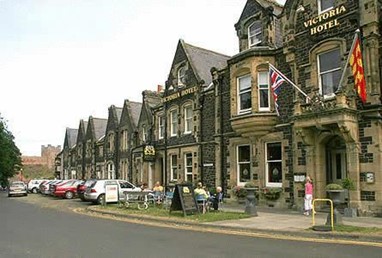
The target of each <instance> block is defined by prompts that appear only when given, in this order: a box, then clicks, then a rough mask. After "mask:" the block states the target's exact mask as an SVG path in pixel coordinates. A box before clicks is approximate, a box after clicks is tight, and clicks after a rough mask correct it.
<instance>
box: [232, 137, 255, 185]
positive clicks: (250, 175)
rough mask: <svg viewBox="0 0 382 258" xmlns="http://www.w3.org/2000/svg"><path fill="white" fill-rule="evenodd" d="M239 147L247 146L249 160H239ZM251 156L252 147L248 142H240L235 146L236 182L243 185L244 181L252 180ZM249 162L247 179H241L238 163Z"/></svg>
mask: <svg viewBox="0 0 382 258" xmlns="http://www.w3.org/2000/svg"><path fill="white" fill-rule="evenodd" d="M241 147H249V160H248V161H239V149H240V148H241ZM251 157H252V148H251V145H249V144H241V145H237V146H236V170H237V184H238V185H244V184H245V183H246V182H249V181H251V180H252V172H251ZM245 164H249V171H248V173H249V181H241V177H240V165H245Z"/></svg>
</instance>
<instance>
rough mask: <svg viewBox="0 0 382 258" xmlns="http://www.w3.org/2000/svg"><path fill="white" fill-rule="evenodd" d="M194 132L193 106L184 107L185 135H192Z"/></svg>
mask: <svg viewBox="0 0 382 258" xmlns="http://www.w3.org/2000/svg"><path fill="white" fill-rule="evenodd" d="M191 130H192V106H191V105H187V106H185V107H184V133H191Z"/></svg>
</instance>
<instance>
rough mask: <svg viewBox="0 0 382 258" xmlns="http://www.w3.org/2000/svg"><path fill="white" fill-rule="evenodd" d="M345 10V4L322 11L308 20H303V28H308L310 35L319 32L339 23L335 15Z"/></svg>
mask: <svg viewBox="0 0 382 258" xmlns="http://www.w3.org/2000/svg"><path fill="white" fill-rule="evenodd" d="M345 12H346V8H345V6H343V5H342V6H339V7H337V8H335V9H332V10H330V11H327V12H325V13H322V14H320V15H318V16H316V17H313V18H312V19H310V20H307V21H305V22H304V26H305V28H310V35H314V34H316V33H320V32H322V31H325V30H327V29H331V28H333V27H336V26H338V25H340V23H339V22H338V19H337V17H338V16H339V15H341V14H343V13H345Z"/></svg>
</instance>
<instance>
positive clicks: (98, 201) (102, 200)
mask: <svg viewBox="0 0 382 258" xmlns="http://www.w3.org/2000/svg"><path fill="white" fill-rule="evenodd" d="M104 201H105V195H104V194H100V195H99V196H98V198H97V203H98V204H103V203H104Z"/></svg>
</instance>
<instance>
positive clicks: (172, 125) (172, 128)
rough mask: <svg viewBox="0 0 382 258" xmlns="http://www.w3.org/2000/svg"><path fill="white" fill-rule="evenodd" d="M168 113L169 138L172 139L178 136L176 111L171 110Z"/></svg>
mask: <svg viewBox="0 0 382 258" xmlns="http://www.w3.org/2000/svg"><path fill="white" fill-rule="evenodd" d="M169 113H170V136H171V137H174V136H177V135H178V110H176V109H173V110H170V112H169ZM173 114H174V116H173ZM174 131H175V132H174Z"/></svg>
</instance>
